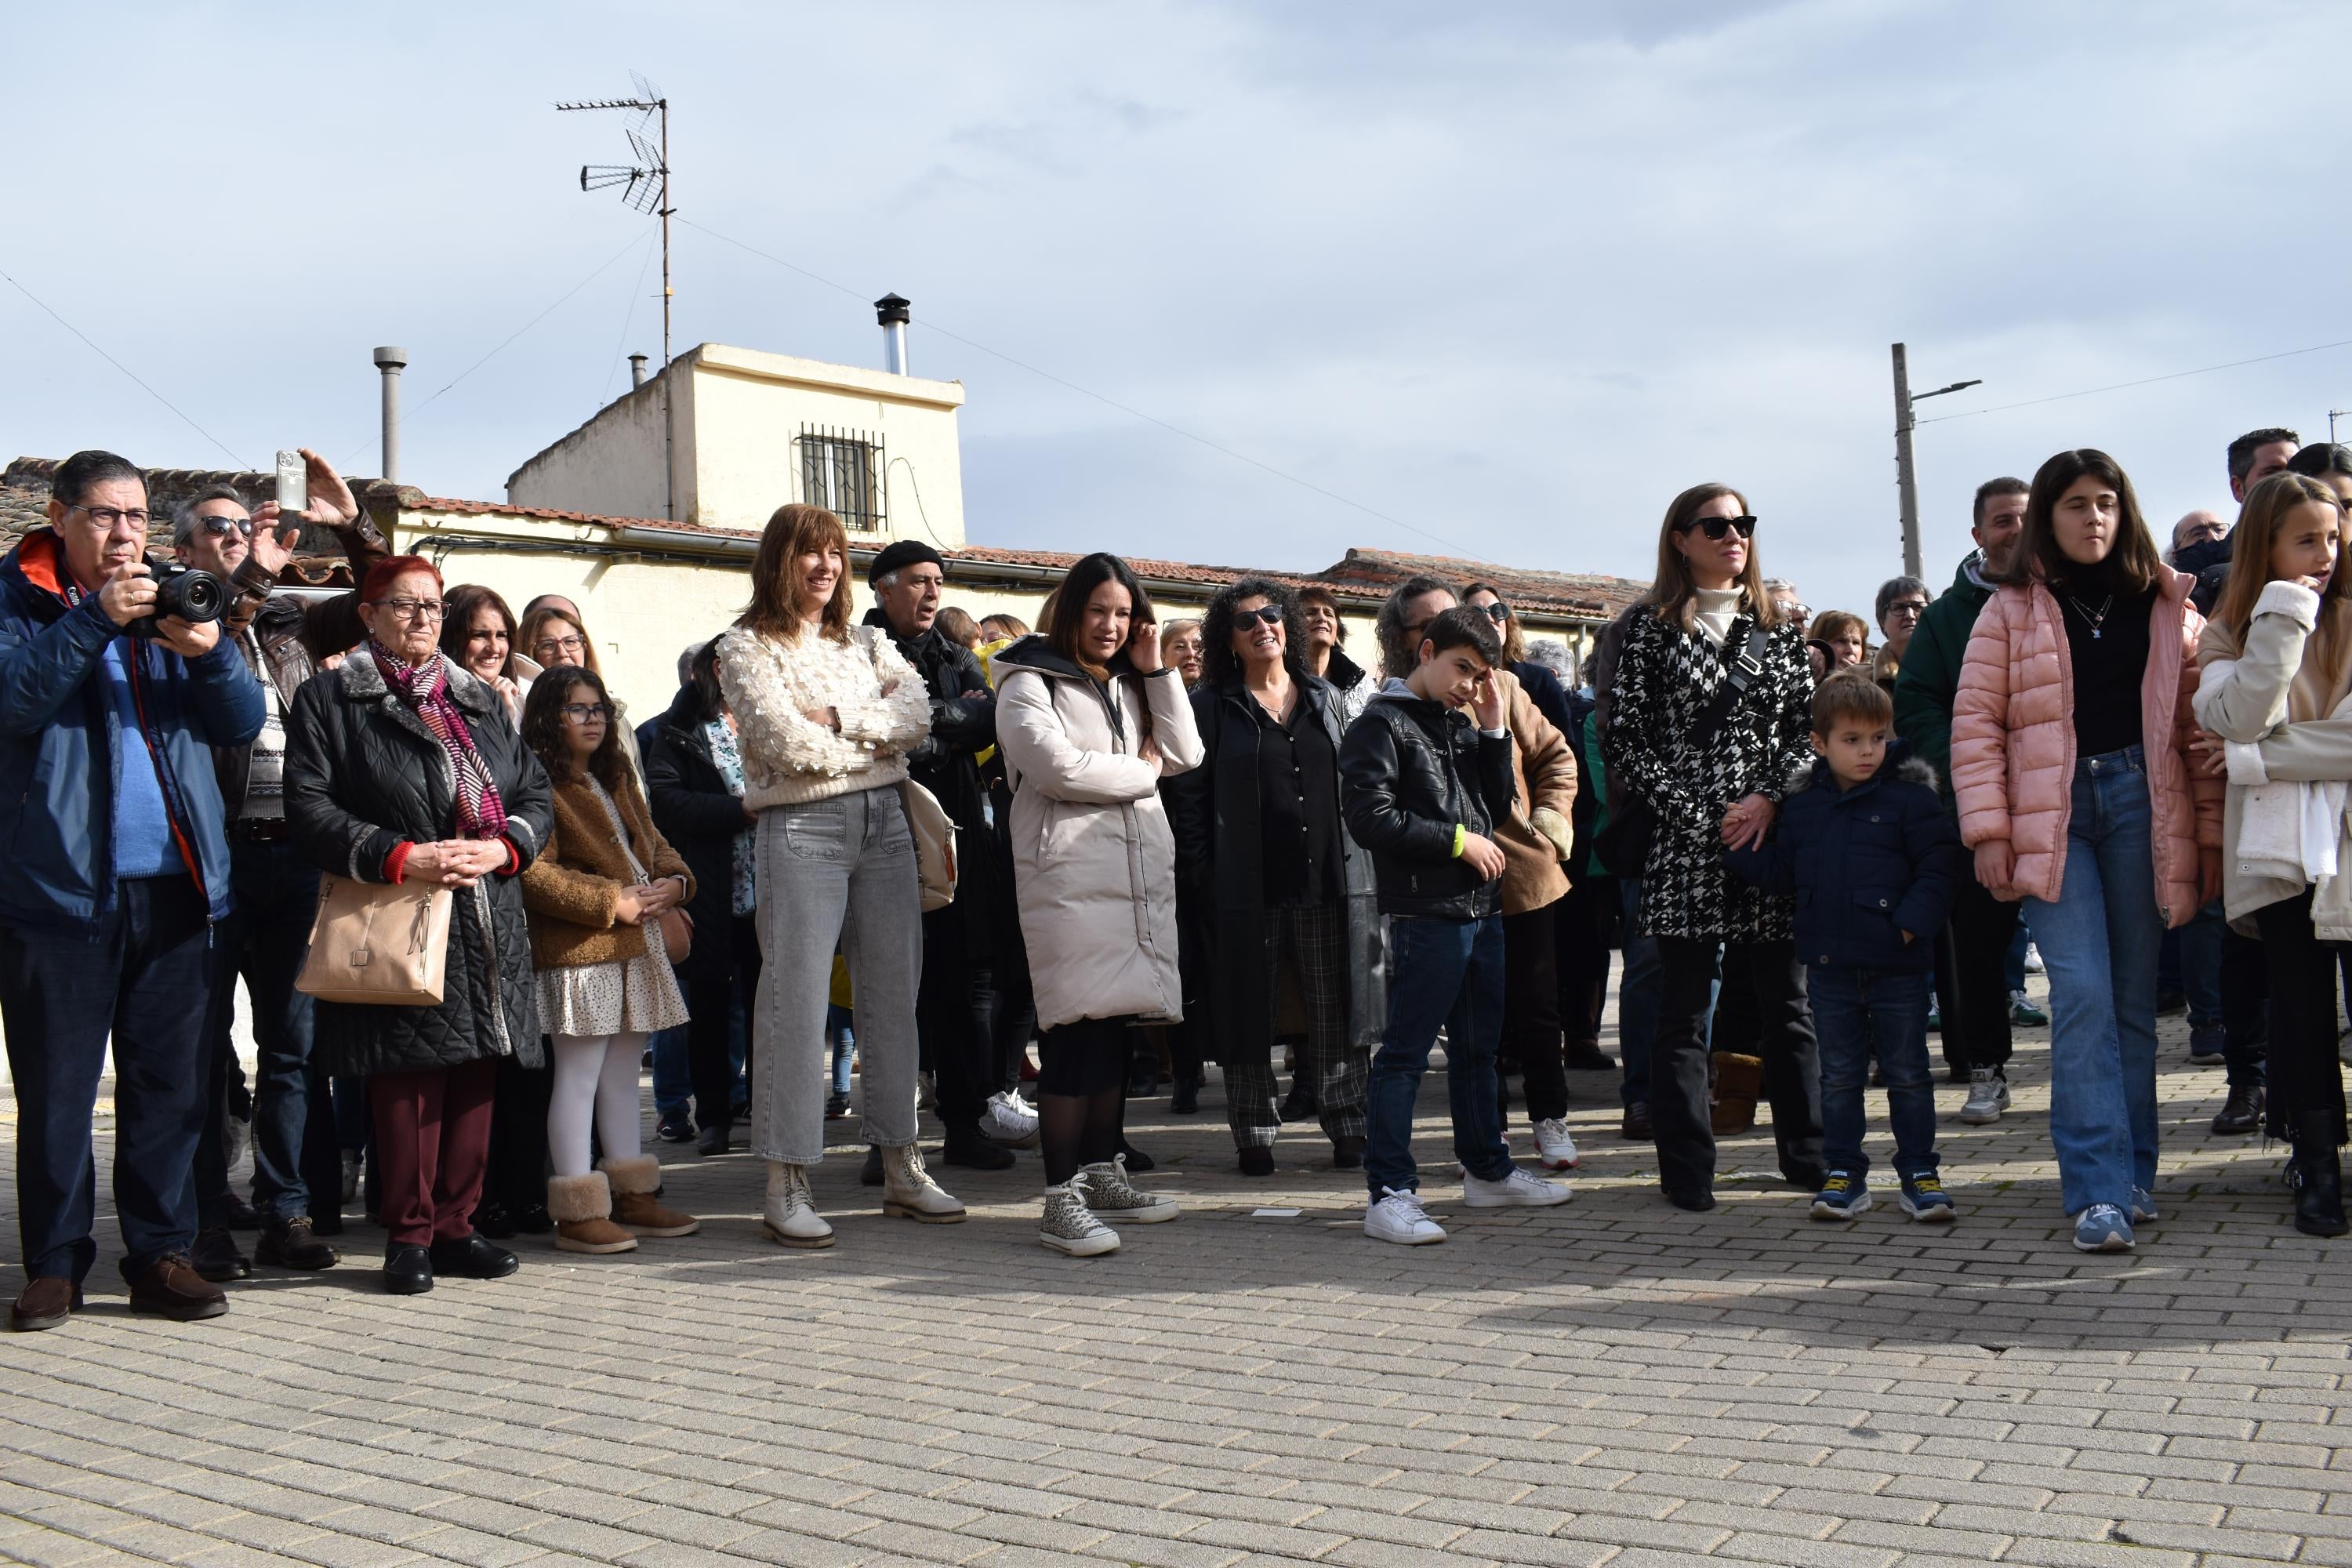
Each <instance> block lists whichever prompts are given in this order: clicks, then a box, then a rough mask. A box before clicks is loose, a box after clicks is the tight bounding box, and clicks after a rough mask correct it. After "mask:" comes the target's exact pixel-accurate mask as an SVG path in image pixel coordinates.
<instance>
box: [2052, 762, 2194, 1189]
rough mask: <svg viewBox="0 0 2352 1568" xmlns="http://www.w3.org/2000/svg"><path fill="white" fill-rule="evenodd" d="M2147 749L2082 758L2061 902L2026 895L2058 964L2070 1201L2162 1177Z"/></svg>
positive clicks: (2065, 1184) (2060, 1141)
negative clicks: (2159, 1169)
mask: <svg viewBox="0 0 2352 1568" xmlns="http://www.w3.org/2000/svg"><path fill="white" fill-rule="evenodd" d="M2153 815H2154V814H2153V812H2152V810H2151V808H2150V806H2149V803H2148V784H2147V760H2146V758H2145V756H2144V755H2143V754H2142V752H2141V751H2140V748H2139V747H2137V746H2133V747H2131V748H2130V749H2128V750H2126V751H2121V752H2107V753H2106V754H2105V755H2104V756H2096V757H2084V758H2080V759H2078V760H2077V761H2076V762H2075V763H2074V795H2073V807H2072V811H2071V813H2070V816H2069V820H2068V822H2067V825H2066V870H2065V875H2064V877H2063V880H2062V881H2061V883H2060V886H2059V890H2058V900H2057V901H2056V902H2055V903H2045V902H2043V901H2042V900H2040V899H2028V900H2026V914H2027V918H2028V919H2029V920H2030V921H2032V927H2033V940H2034V942H2035V943H2036V944H2037V945H2039V946H2040V947H2041V949H2042V963H2044V964H2046V965H2047V966H2048V967H2049V971H2050V1142H2051V1143H2052V1144H2053V1146H2054V1147H2055V1148H2056V1150H2057V1152H2058V1189H2059V1195H2060V1197H2061V1199H2062V1200H2063V1202H2064V1204H2065V1206H2066V1212H2067V1213H2068V1214H2070V1215H2079V1214H2081V1213H2082V1212H2083V1211H2084V1209H2086V1208H2089V1207H2090V1206H2091V1205H2093V1204H2114V1205H2116V1206H2117V1207H2119V1208H2120V1207H2128V1206H2129V1205H2130V1203H2131V1190H2132V1188H2134V1187H2136V1186H2137V1187H2147V1188H2153V1187H2154V1186H2155V1184H2156V960H2157V950H2158V948H2159V947H2161V946H2162V945H2163V942H2164V918H2163V916H2162V915H2161V914H2160V913H2158V910H2157V904H2156V860H2155V853H2154V848H2153V846H2152V843H2151V839H2150V834H2151V832H2152V823H2153Z"/></svg>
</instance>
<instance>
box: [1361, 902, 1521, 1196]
mask: <svg viewBox="0 0 2352 1568" xmlns="http://www.w3.org/2000/svg"><path fill="white" fill-rule="evenodd" d="M1389 953H1390V961H1389V963H1390V967H1389V1023H1388V1027H1387V1028H1386V1029H1385V1030H1383V1031H1382V1032H1381V1048H1380V1049H1379V1050H1378V1051H1376V1052H1374V1053H1373V1055H1372V1070H1371V1081H1370V1083H1369V1084H1367V1085H1366V1086H1365V1089H1364V1120H1365V1128H1364V1181H1365V1184H1366V1185H1368V1186H1369V1187H1370V1189H1371V1194H1372V1198H1373V1200H1374V1201H1375V1202H1377V1201H1379V1199H1380V1196H1381V1189H1382V1188H1384V1187H1385V1188H1389V1189H1391V1190H1393V1191H1396V1192H1400V1193H1409V1192H1412V1190H1413V1189H1415V1188H1416V1187H1418V1186H1420V1185H1421V1176H1420V1173H1419V1172H1418V1170H1417V1169H1416V1168H1415V1166H1414V1164H1413V1162H1412V1109H1413V1102H1414V1101H1415V1100H1418V1099H1419V1098H1420V1096H1421V1076H1422V1074H1423V1073H1425V1072H1427V1071H1428V1070H1429V1052H1430V1048H1431V1047H1433V1046H1434V1045H1436V1044H1437V1030H1438V1027H1439V1026H1441V1025H1443V1026H1444V1029H1445V1097H1446V1101H1447V1104H1448V1106H1449V1107H1450V1109H1451V1110H1452V1111H1453V1113H1454V1158H1455V1159H1457V1160H1459V1161H1461V1162H1462V1165H1463V1168H1464V1169H1465V1170H1466V1171H1468V1172H1469V1173H1471V1174H1472V1175H1474V1176H1477V1177H1480V1178H1481V1179H1483V1180H1486V1181H1490V1182H1495V1181H1500V1180H1501V1179H1502V1178H1504V1177H1505V1176H1507V1175H1509V1174H1510V1173H1511V1155H1510V1150H1509V1147H1508V1146H1507V1145H1506V1144H1505V1143H1504V1142H1503V1118H1502V1111H1501V1109H1500V1108H1499V1107H1498V1106H1497V1105H1496V1101H1495V1051H1496V1047H1499V1046H1500V1045H1501V1044H1502V1039H1503V917H1502V916H1500V915H1489V916H1487V917H1486V919H1484V920H1475V921H1453V920H1443V919H1437V918H1433V917H1410V918H1408V917H1399V918H1396V919H1392V920H1391V921H1389Z"/></svg>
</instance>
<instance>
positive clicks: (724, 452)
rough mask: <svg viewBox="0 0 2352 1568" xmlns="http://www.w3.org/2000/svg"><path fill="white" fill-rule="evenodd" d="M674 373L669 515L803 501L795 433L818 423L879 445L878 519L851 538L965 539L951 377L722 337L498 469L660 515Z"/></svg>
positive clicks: (585, 505)
mask: <svg viewBox="0 0 2352 1568" xmlns="http://www.w3.org/2000/svg"><path fill="white" fill-rule="evenodd" d="M672 385H674V386H675V387H676V388H677V407H676V409H675V410H674V411H673V414H672V416H671V417H672V425H673V435H674V440H673V445H672V451H671V457H670V461H671V463H672V464H673V465H674V466H675V468H676V470H677V511H676V514H675V515H676V517H677V521H683V522H697V523H701V524H703V525H704V526H706V527H711V528H736V529H746V530H752V531H756V530H758V529H760V528H761V527H763V526H764V525H765V524H766V522H767V521H768V518H769V515H770V514H771V513H772V512H773V511H774V510H776V508H778V507H780V506H782V505H783V504H784V503H785V502H787V501H795V500H810V499H812V498H811V497H810V496H809V495H808V494H806V493H805V491H806V485H805V480H804V479H803V469H802V455H803V454H802V448H801V445H800V442H801V437H802V432H803V429H804V428H806V427H807V426H824V427H827V428H830V429H834V430H838V431H841V432H844V433H845V434H848V435H853V436H855V437H858V438H865V439H875V440H878V441H879V442H880V444H881V447H882V456H883V459H884V460H883V462H882V464H881V465H880V467H881V470H882V471H881V476H880V477H881V489H882V500H883V511H884V520H883V521H884V526H883V527H882V528H881V529H879V530H870V531H869V530H859V531H856V532H854V533H853V535H852V538H853V540H855V541H856V542H877V543H878V542H883V541H886V540H888V539H920V540H925V541H928V542H930V543H931V544H933V545H936V546H937V547H938V548H940V549H941V550H956V549H961V548H962V546H963V542H964V520H963V458H962V456H961V449H960V447H959V446H958V437H957V429H956V410H958V409H959V408H961V406H962V405H963V400H964V397H963V387H962V385H961V384H960V383H957V382H951V381H926V380H923V379H921V378H920V377H918V376H909V375H892V374H889V373H888V372H887V371H878V370H865V369H861V368H859V367H857V366H855V365H839V364H827V363H824V362H823V361H820V360H810V359H796V358H793V357H792V356H790V355H787V354H772V353H759V352H757V351H755V350H751V349H737V348H729V347H726V346H724V345H723V344H719V343H704V344H701V345H700V346H699V347H698V348H696V349H694V350H692V351H691V352H690V353H686V354H683V355H680V356H679V357H678V359H677V361H676V362H674V363H672V364H671V366H670V367H669V369H668V370H667V371H666V372H664V373H663V374H660V375H656V376H655V377H653V378H652V379H650V380H648V381H647V382H646V384H645V385H643V386H641V387H638V388H636V389H635V390H634V391H632V392H631V393H630V394H629V395H627V396H625V397H623V398H621V399H619V400H618V401H616V402H614V403H612V404H609V405H606V406H605V407H604V408H603V409H600V410H599V411H598V412H597V414H596V415H595V416H594V417H593V418H592V419H590V420H589V421H588V423H587V424H585V425H583V426H581V427H580V428H579V429H577V430H574V431H572V433H571V434H570V435H568V436H566V437H563V438H562V440H560V441H558V442H556V443H555V444H554V445H553V446H551V447H548V448H547V449H546V450H545V451H543V452H541V453H539V454H538V455H537V456H536V457H533V458H531V459H530V461H529V462H526V463H525V464H523V466H522V467H521V468H517V469H516V470H515V471H514V472H513V473H512V474H511V475H509V477H508V479H507V499H508V500H509V502H511V503H512V504H514V505H516V506H525V507H542V508H546V509H548V510H556V511H578V512H586V513H589V514H591V515H593V516H598V517H643V518H661V517H667V516H670V515H671V513H669V512H668V511H667V510H666V508H667V504H668V498H667V486H666V483H665V480H664V477H663V455H662V398H663V395H664V389H665V388H667V387H669V386H672ZM845 521H847V520H845Z"/></svg>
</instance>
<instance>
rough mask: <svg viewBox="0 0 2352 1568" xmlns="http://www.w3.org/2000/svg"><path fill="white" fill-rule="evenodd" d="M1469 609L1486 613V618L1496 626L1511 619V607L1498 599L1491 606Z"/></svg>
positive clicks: (1477, 606) (1473, 606) (1472, 606)
mask: <svg viewBox="0 0 2352 1568" xmlns="http://www.w3.org/2000/svg"><path fill="white" fill-rule="evenodd" d="M1470 607H1471V608H1472V609H1474V610H1484V611H1486V618H1487V619H1488V620H1490V621H1492V622H1494V623H1495V624H1496V626H1501V625H1502V624H1503V623H1504V622H1506V621H1507V620H1509V619H1510V618H1511V606H1510V605H1507V604H1505V603H1503V601H1502V600H1500V599H1497V600H1496V601H1495V602H1494V603H1493V604H1491V605H1471V606H1470Z"/></svg>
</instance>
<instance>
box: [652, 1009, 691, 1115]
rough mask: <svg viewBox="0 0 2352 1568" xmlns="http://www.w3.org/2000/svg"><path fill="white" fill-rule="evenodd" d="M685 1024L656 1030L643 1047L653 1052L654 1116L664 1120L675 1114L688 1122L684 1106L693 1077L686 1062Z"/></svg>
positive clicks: (687, 1104) (686, 1108)
mask: <svg viewBox="0 0 2352 1568" xmlns="http://www.w3.org/2000/svg"><path fill="white" fill-rule="evenodd" d="M686 1034H687V1026H685V1025H684V1024H680V1025H679V1026H677V1028H675V1029H663V1030H661V1031H659V1032H658V1033H656V1035H655V1036H654V1037H653V1041H652V1043H651V1044H650V1045H649V1046H647V1047H646V1048H647V1049H648V1050H650V1051H652V1052H653V1054H654V1116H655V1118H656V1120H657V1121H668V1120H670V1118H671V1117H673V1116H675V1117H677V1118H678V1119H679V1120H680V1121H686V1122H688V1125H691V1118H690V1116H689V1115H688V1110H689V1108H690V1105H691V1101H692V1100H693V1096H694V1078H693V1075H692V1074H691V1073H689V1072H688V1070H687V1065H686Z"/></svg>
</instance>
